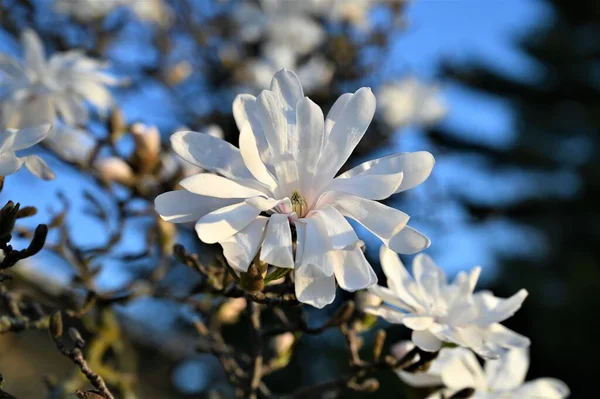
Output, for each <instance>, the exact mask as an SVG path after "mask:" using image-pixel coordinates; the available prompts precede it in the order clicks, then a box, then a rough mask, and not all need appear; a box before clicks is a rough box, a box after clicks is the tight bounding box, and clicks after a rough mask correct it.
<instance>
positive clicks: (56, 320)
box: [49, 311, 63, 341]
mask: <svg viewBox="0 0 600 399" xmlns="http://www.w3.org/2000/svg"><path fill="white" fill-rule="evenodd" d="M49 329H50V335H52V339H53V340H55V341H57V340H59V339H60V337H62V335H63V322H62V315H61V313H60V311H56V312H54V313H52V316H50V327H49Z"/></svg>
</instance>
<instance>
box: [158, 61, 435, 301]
mask: <svg viewBox="0 0 600 399" xmlns="http://www.w3.org/2000/svg"><path fill="white" fill-rule="evenodd" d="M374 112H375V96H374V95H373V93H372V92H371V90H370V89H368V88H362V89H360V90H358V91H357V92H356V93H354V94H351V93H347V94H344V95H342V96H341V97H340V98H339V99H338V100H337V101H336V103H335V104H334V105H333V107H332V108H331V110H330V112H329V114H328V115H327V117H326V118H325V117H324V115H323V112H322V111H321V109H320V108H319V107H318V106H317V105H316V104H315V103H314V102H312V101H311V100H310V99H308V98H306V97H304V93H303V90H302V86H301V85H300V83H299V81H298V78H297V76H296V75H295V74H294V73H293V72H290V71H287V70H281V71H279V72H278V73H277V74H276V75H275V76H274V78H273V82H272V84H271V90H265V91H263V92H262V93H261V94H260V95H259V96H258V97H254V96H251V95H247V94H245V95H244V94H242V95H239V96H238V97H237V98H236V100H235V101H234V104H233V113H234V117H235V120H236V123H237V125H238V128H239V129H240V137H239V144H240V149H239V150H238V149H237V148H236V147H234V146H232V145H230V144H229V143H227V142H225V141H222V140H219V139H216V138H214V137H211V136H209V135H206V134H202V133H195V132H177V133H175V134H174V135H173V136H171V144H172V146H173V149H174V151H175V152H176V153H177V154H178V155H179V156H180V157H182V158H183V159H184V160H186V161H188V162H191V163H194V164H196V165H198V166H200V167H202V168H204V169H205V170H207V171H209V172H214V173H216V174H209V173H204V174H198V175H194V176H191V177H188V178H186V179H184V180H183V181H182V182H181V186H182V187H183V188H184V190H180V191H172V192H168V193H165V194H162V195H160V196H158V197H157V198H156V200H155V205H156V209H157V211H158V213H159V214H160V215H161V216H162V217H163V219H165V220H167V221H171V222H174V223H186V222H196V221H197V222H196V232H197V234H198V237H199V238H200V239H201V240H202V241H204V242H206V243H220V244H221V246H222V247H223V250H224V254H225V257H226V258H227V260H228V262H229V263H230V265H231V266H232V267H234V268H235V269H236V270H239V271H246V270H247V269H248V267H249V265H250V263H251V262H252V261H253V259H254V257H255V255H256V254H257V253H259V251H260V254H259V258H260V260H262V261H264V262H266V263H268V264H271V265H274V266H277V267H282V268H295V286H296V295H297V297H298V299H299V300H300V301H301V302H304V303H308V304H311V305H313V306H316V307H323V306H325V305H326V304H329V303H331V302H332V301H333V299H334V297H335V281H336V280H337V282H338V284H339V285H340V286H341V287H342V288H343V289H345V290H350V291H354V290H358V289H362V288H365V287H369V286H371V285H372V284H374V283H375V282H376V280H377V278H376V276H375V273H374V272H373V270H372V269H371V266H370V265H369V264H368V262H367V260H366V259H365V257H364V255H363V253H362V251H361V249H360V247H359V239H358V237H357V236H356V233H355V232H354V230H353V228H352V226H351V225H350V224H349V223H348V221H347V220H346V219H345V217H349V218H352V219H355V220H356V221H358V222H359V223H361V224H362V225H363V226H364V227H365V228H367V229H368V230H370V231H371V232H372V233H374V234H375V235H376V236H378V237H379V238H380V239H381V240H382V241H383V242H384V244H385V245H387V246H389V247H390V248H391V249H392V250H394V251H398V252H401V253H415V252H418V251H421V250H422V249H424V248H427V247H428V246H429V239H427V237H425V236H424V235H423V234H421V233H419V232H418V231H416V230H414V229H412V228H410V227H408V226H406V223H407V221H408V219H409V216H408V215H407V214H405V213H404V212H401V211H399V210H396V209H394V208H390V207H388V206H385V205H383V204H381V203H379V202H377V200H382V199H385V198H387V197H389V196H391V195H393V194H395V193H398V192H401V191H404V190H407V189H409V188H412V187H414V186H416V185H418V184H420V183H422V182H423V181H424V180H425V179H426V178H427V177H428V176H429V174H430V173H431V169H432V167H433V164H434V159H433V156H432V155H431V154H429V153H428V152H416V153H405V154H392V155H388V156H385V157H383V158H379V159H376V160H373V161H369V162H365V163H363V164H361V165H359V166H357V167H355V168H353V169H351V170H349V171H347V172H345V173H342V174H341V175H339V176H338V177H337V178H334V177H335V175H336V173H337V172H338V170H339V169H340V168H341V167H342V166H343V165H344V164H345V163H346V161H347V160H348V158H349V157H350V154H351V153H352V151H353V150H354V147H355V146H356V145H357V144H358V142H359V141H360V140H361V139H362V137H363V135H364V133H365V131H366V129H367V127H368V126H369V124H370V122H371V119H372V118H373V114H374ZM294 236H295V240H296V242H297V247H296V248H295V250H294V249H293V245H292V243H293V241H294V238H293V237H294Z"/></svg>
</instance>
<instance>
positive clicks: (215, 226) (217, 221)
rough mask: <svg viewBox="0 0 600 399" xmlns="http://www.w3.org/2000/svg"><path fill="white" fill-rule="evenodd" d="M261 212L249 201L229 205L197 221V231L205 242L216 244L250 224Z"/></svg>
mask: <svg viewBox="0 0 600 399" xmlns="http://www.w3.org/2000/svg"><path fill="white" fill-rule="evenodd" d="M260 212H261V211H260V210H259V209H257V208H255V207H254V206H252V205H251V204H249V203H247V202H241V203H239V204H233V205H229V206H226V207H224V208H220V209H217V210H215V211H213V212H210V213H208V214H206V215H204V216H203V217H201V218H200V220H198V222H197V223H196V233H197V234H198V238H200V239H201V240H202V241H204V242H205V243H207V244H214V243H216V242H220V241H223V240H224V239H226V238H228V237H231V236H232V235H234V234H236V233H237V232H238V231H240V230H242V229H243V228H244V227H246V226H248V225H249V224H250V222H252V221H253V220H254V219H256V217H257V216H258V215H259V214H260Z"/></svg>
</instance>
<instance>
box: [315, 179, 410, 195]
mask: <svg viewBox="0 0 600 399" xmlns="http://www.w3.org/2000/svg"><path fill="white" fill-rule="evenodd" d="M400 183H402V172H399V173H393V174H381V175H360V176H353V177H348V178H339V177H338V178H335V179H333V180H332V181H331V183H330V184H328V185H327V187H326V188H325V189H324V190H325V191H337V192H340V193H345V194H350V195H356V196H359V197H362V198H367V199H371V200H383V199H386V198H388V197H389V196H390V195H392V194H393V193H394V192H395V191H396V189H397V188H398V186H400Z"/></svg>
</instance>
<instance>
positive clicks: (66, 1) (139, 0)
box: [56, 0, 172, 25]
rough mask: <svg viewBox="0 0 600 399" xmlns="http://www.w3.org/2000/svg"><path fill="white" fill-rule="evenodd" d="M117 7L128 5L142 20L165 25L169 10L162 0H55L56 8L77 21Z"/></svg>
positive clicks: (168, 18)
mask: <svg viewBox="0 0 600 399" xmlns="http://www.w3.org/2000/svg"><path fill="white" fill-rule="evenodd" d="M118 7H128V8H130V9H131V10H132V11H133V13H134V14H135V15H136V16H137V17H138V18H139V19H140V20H142V21H150V22H156V23H158V24H160V25H167V24H168V23H169V22H170V21H171V19H172V12H171V10H170V9H169V8H168V7H167V6H166V5H165V3H164V2H163V0H56V9H57V10H58V11H59V12H61V13H64V14H68V15H72V16H73V18H75V19H76V20H77V21H79V22H90V21H93V20H95V19H99V18H103V17H104V16H106V15H108V14H110V13H111V12H112V11H113V10H114V9H116V8H118Z"/></svg>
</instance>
